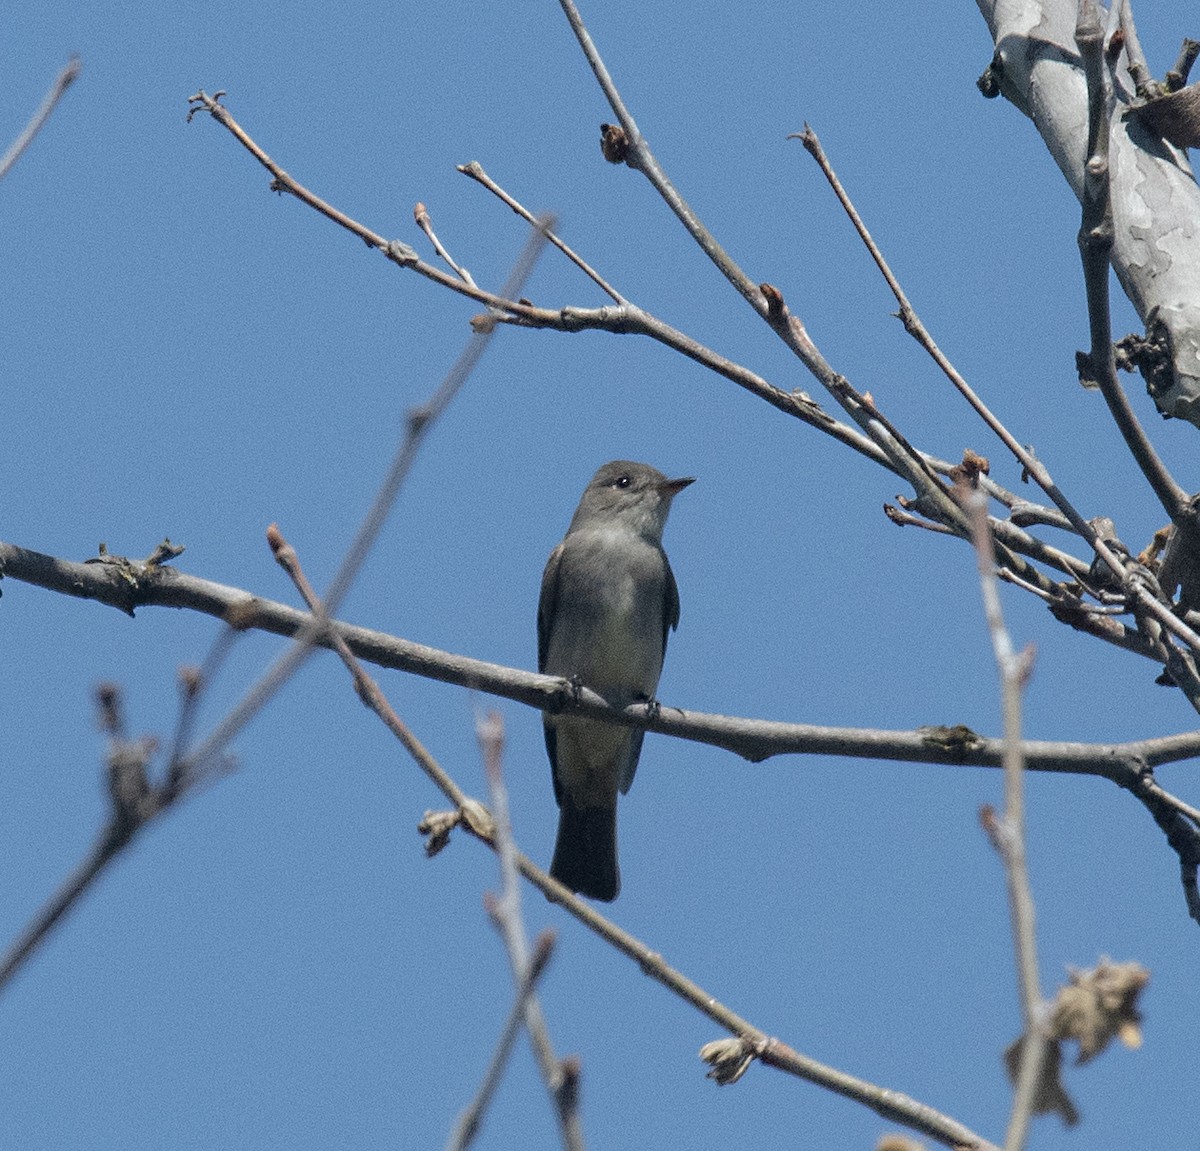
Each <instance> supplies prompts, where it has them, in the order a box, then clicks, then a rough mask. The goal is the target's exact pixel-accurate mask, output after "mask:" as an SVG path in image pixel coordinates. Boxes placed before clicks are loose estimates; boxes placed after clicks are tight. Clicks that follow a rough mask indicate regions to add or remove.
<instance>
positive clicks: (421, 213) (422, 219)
mask: <svg viewBox="0 0 1200 1151" xmlns="http://www.w3.org/2000/svg"><path fill="white" fill-rule="evenodd" d="M413 219H414V220H415V221H416V225H417V227H418V228H420V229H421V231H422V232H424V233H425V236H426V238H427V239H428V240H429V242H430V244H432V245H433V250H434V251H435V252H437V254H438V255H439V256H441V258H442V260H443V262H444V263H445V264H446V265H447V266H448V267H449V268H450V269H451V270H452V271H453V272H454V274H455V275H456V276H458V278H459V279H460V280H462V282H463V283H464V284H470V285H471V287H472V288H474V287H478V285H477V284H476V283H475V280H474V278H473V277H472V276H471V273H470V272H468V271H467V269H466V268H463V267H460V266H459V265H458V264H456V263H455V262H454V258H453V257H452V256H451V255H450V253H449V252H448V251H447V250H446V247H445V245H444V244H443V243H442V241H441V240H439V239H438V238H437V233H436V232H434V230H433V221H432V220H431V219H430V218H429V209H428V208H426V207H425V205H424V204H421V203H418V204H417V206H416V207H415V208H413ZM529 222H530V223H531V224H532V225H533V226H534V227H537V226H538V223H537V221H536V220H532V219H531V220H530V221H529Z"/></svg>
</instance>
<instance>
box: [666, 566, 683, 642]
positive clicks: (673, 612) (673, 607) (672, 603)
mask: <svg viewBox="0 0 1200 1151" xmlns="http://www.w3.org/2000/svg"><path fill="white" fill-rule="evenodd" d="M663 569H664V574H665V575H666V577H667V578H666V579H664V580H663V654H664V655H665V654H666V651H667V636H668V634H669V633H670V632H672V631H674V630H675V628H677V627H678V626H679V585H678V584H676V582H675V573H674V572H673V571H672V570H671V561H670V560H669V559H667V553H666V552H663Z"/></svg>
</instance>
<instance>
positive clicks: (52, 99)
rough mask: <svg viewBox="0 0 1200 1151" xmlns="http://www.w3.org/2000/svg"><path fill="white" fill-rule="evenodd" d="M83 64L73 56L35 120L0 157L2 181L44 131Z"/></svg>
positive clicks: (57, 78)
mask: <svg viewBox="0 0 1200 1151" xmlns="http://www.w3.org/2000/svg"><path fill="white" fill-rule="evenodd" d="M82 70H83V64H82V63H81V62H80V60H79V58H78V57H77V56H72V57H71V59H70V60H68V61H67V64H66V66H65V67H64V68H63V70H62V71H61V72H59V74H58V75H57V76H56V77H55V79H54V83H53V84H52V85H51V86H50V91H49V92H47V93H46V98H45V99H44V100H43V101H42V106H41V107H40V108H39V109H38V110H37V111H36V112H35V113H34V114H33V118H32V119H31V120H30V121H29V123H28V124H26V125H25V128H24V130H23V131H22V132H21V134H20V135H19V136H18V137H17V138H16V139H15V140H14V141H13V142H12V145H11V146H10V147H9V149H8V151H7V152H5V153H4V155H3V156H0V180H3V179H4V177H5V176H7V175H8V173H9V171H10V170H11V169H12V166H13V165H14V164H15V163H16V162H17V161H18V160H19V159H20V158H21V154H22V153H23V152H24V151H25V149H26V148H28V147H29V145H30V144H32V143H33V138H34V137H35V136H36V135H37V134H38V132H40V131H41V130H42V125H43V124H45V123H46V121H47V120H49V119H50V114H51V113H52V112H53V111H54V109H55V108H56V107H57V106H58V102H59V100H61V99H62V98H63V94H64V93H65V92H66V90H67V89H68V88H69V87H70V86H71V85H72V84H73V83H74V82H75V80H76V78H77V77H78V76H79V73H80V72H81V71H82Z"/></svg>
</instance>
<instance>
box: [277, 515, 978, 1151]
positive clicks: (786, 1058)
mask: <svg viewBox="0 0 1200 1151" xmlns="http://www.w3.org/2000/svg"><path fill="white" fill-rule="evenodd" d="M268 538H269V541H270V543H271V549H272V552H273V553H274V555H275V558H276V560H277V561H278V562H279V563H280V565H281V566H283V567H284V569H285V570H286V571H287V572H288V574H289V575H290V576H291V577H292V579H293V581H294V582H295V584H296V586H297V588H298V589H299V590H300V592H301V595H302V596H303V597H304V598H305V601H306V602H308V603H309V606H310V608H311V610H312V611H313V613H314V617H316V618H319V619H320V620H322V621H324V626H325V629H326V631H327V632H330V631H331V629H332V625H331V622H330V621H329V620H328V617H327V616H326V615H325V613H324V610H323V608H322V606H321V603H320V601H319V600H318V599H317V597H316V594H315V592H313V590H312V588H311V587H310V586H309V585H308V583H307V580H306V579H305V578H304V575H303V571H302V570H301V568H300V564H299V560H298V558H297V557H296V554H295V551H294V549H292V548H291V547H290V546H289V545H288V544H287V542H286V541H285V540H284V539H283V537H282V536H281V535H280V533H279V531H278V529H277V528H274V527H273V528H272V529H271V531H270V532H269V535H268ZM335 646H336V647H337V650H338V653H339V655H341V657H342V659H343V661H344V662H345V663H346V666H347V668H348V669H349V670H350V673H351V675H352V676H353V677H354V682H355V687H356V689H357V691H358V694H359V696H360V698H361V699H362V700H363V702H364V703H366V704H367V706H368V707H370V708H371V709H372V710H373V711H375V713H376V714H377V715H379V717H380V718H381V719H383V720H384V722H385V723H386V724H387V726H388V728H389V730H391V731H393V732H394V733H395V734H397V735H398V736H399V737H400V738H401V739H402V740H403V741H405V746H406V747H407V746H408V741H409V740H414V739H415V737H412V736H411V733H410V732H408V728H407V727H406V725H404V724H403V722H402V721H401V720H400V719H399V717H398V716H396V714H395V712H394V710H393V709H392V708H391V706H390V704H388V702H387V700H386V699H385V698H384V697H383V695H382V693H381V692H380V691H379V689H378V686H377V685H376V684H375V682H374V681H373V680H372V679H371V678H370V677H369V676H367V675H366V674H365V672H364V671H363V670H362V668H361V666H360V665H359V664H358V662H357V660H355V659H354V657H353V655H352V654H351V653H350V650H349V647H348V646H347V645H346V644H345V643H344V642H342V641H341V640H340V637H339V638H338V640H337V642H336V644H335ZM421 751H422V753H423V755H422V757H420V758H418V763H420V765H421V766H422V768H424V769H425V770H426V771H427V773H428V774H429V775H430V778H431V779H433V781H434V782H435V783H436V784H437V786H438V787H439V788H441V789H442V791H443V794H445V795H446V797H447V798H448V799H450V801H451V802H452V803H454V804H455V807H456V811H455V813H453V814H454V817H455V818H454V820H453V821H451V822H450V823H448V824H446V825H445V826H444V828H443V829H442V830H441V831H440V832H439V834H441V836H442V837H443V838H444V837H445V835H447V834H448V831H449V828H450V827H451V826H453V822H461V823H462V824H463V826H465V827H466V829H467V830H468V831H470V832H471V833H472V834H473V835H475V836H476V837H477V838H479V839H482V840H483V841H484V842H485V843H487V844H488V845H489V846H490V847H491V848H492V849H493V850H494V851H499V845H498V843H497V835H496V821H495V819H494V818H492V817H491V815H490V814H488V813H486V812H480V810H479V805H478V804H476V803H474V802H473V801H470V800H468V799H467V797H466V796H465V794H464V793H463V791H462V790H461V788H459V787H458V786H457V784H455V783H454V782H453V780H451V779H450V777H449V776H448V774H447V773H446V772H445V771H444V770H443V769H442V768H441V767H440V765H436V763H434V764H433V767H434V770H430V763H429V761H431V760H432V757H430V756H429V755H428V753H427V752H425V751H424V749H423V748H422V749H421ZM426 822H427V823H429V822H430V821H429V819H428V818H427V821H426ZM439 846H440V845H439ZM511 865H512V866H513V867H514V868H515V869H516V870H517V871H519V872H520V873H521V874H522V875H523V876H524V877H525V878H526V879H528V880H529V881H530V882H531V883H533V884H534V886H536V887H538V888H539V889H540V890H541V891H542V892H543V893H544V894H545V895H546V896H547V897H548V898H549V899H551V900H553V901H554V902H556V903H559V904H561V905H562V907H563V909H564V910H566V911H567V912H569V913H570V914H571V915H573V916H574V917H575V918H576V919H578V920H579V921H580V922H581V923H583V924H584V925H585V926H587V927H589V928H590V929H591V930H592V931H594V932H595V933H596V934H597V935H599V936H600V937H601V938H602V939H604V940H605V941H607V942H608V943H610V944H611V945H612V946H614V947H615V948H617V950H618V951H620V952H622V953H623V954H624V955H626V956H628V957H629V958H631V959H633V960H635V961H636V962H637V963H638V965H639V966H640V967H641V969H642V970H643V971H644V972H645V973H646V974H647V975H649V976H650V977H651V978H653V979H655V980H657V981H658V982H659V983H661V984H663V986H665V987H667V988H668V989H669V990H671V991H673V992H674V993H675V994H676V995H678V996H679V997H681V998H682V999H684V1000H685V1001H686V1002H688V1003H690V1004H691V1005H692V1006H693V1007H695V1008H697V1009H698V1010H699V1011H701V1012H702V1013H703V1014H704V1015H706V1016H707V1017H708V1018H709V1019H711V1020H713V1022H715V1023H717V1024H718V1025H720V1026H721V1027H724V1028H725V1029H726V1030H728V1031H730V1032H731V1033H732V1034H733V1035H736V1036H738V1038H739V1039H740V1040H741V1042H742V1043H743V1044H744V1045H745V1046H746V1049H747V1051H748V1053H749V1054H748V1056H747V1058H758V1059H761V1060H762V1061H763V1062H764V1063H767V1064H769V1065H771V1066H774V1067H778V1068H780V1069H781V1070H784V1071H787V1072H789V1073H790V1074H793V1075H796V1076H797V1077H799V1078H801V1079H806V1080H808V1081H809V1082H813V1083H817V1084H819V1085H821V1086H824V1087H827V1088H829V1089H830V1090H832V1091H836V1092H838V1093H839V1094H842V1095H846V1096H848V1097H850V1098H852V1099H856V1100H858V1101H859V1102H861V1103H863V1104H864V1105H866V1106H868V1107H871V1108H873V1109H874V1110H876V1111H877V1112H879V1114H881V1115H883V1116H884V1117H885V1118H887V1119H890V1120H893V1121H895V1122H899V1123H904V1124H906V1125H908V1126H910V1127H913V1128H915V1129H916V1130H918V1131H921V1132H922V1133H923V1134H925V1135H927V1136H929V1137H930V1138H933V1139H937V1140H938V1141H939V1142H942V1143H946V1144H947V1145H949V1146H952V1147H960V1146H969V1147H977V1148H980V1149H981V1151H983V1149H990V1148H991V1144H989V1143H987V1142H986V1141H985V1140H983V1139H981V1138H980V1137H979V1136H977V1135H975V1134H974V1133H973V1132H972V1131H970V1129H969V1128H967V1127H964V1126H963V1125H962V1124H960V1123H958V1122H957V1120H954V1119H952V1118H950V1117H949V1116H946V1115H942V1114H941V1113H940V1112H937V1111H935V1110H933V1109H932V1108H930V1107H928V1106H926V1105H924V1104H921V1103H919V1102H917V1101H916V1100H913V1099H910V1098H909V1097H908V1096H906V1095H903V1094H901V1093H900V1092H896V1091H890V1090H887V1089H885V1088H881V1087H878V1086H877V1085H875V1084H873V1083H870V1082H868V1081H866V1080H863V1079H858V1078H856V1077H854V1076H851V1075H847V1074H845V1073H844V1072H841V1071H838V1070H836V1069H835V1068H832V1067H828V1066H826V1065H824V1064H822V1063H819V1062H817V1061H816V1060H814V1059H809V1058H808V1057H807V1056H804V1055H801V1054H800V1053H799V1052H797V1051H794V1050H793V1049H792V1048H790V1047H788V1046H787V1045H786V1044H784V1043H781V1042H780V1041H779V1040H777V1039H773V1038H771V1037H770V1036H768V1035H767V1034H766V1033H765V1032H763V1031H760V1030H759V1029H758V1028H756V1027H754V1026H753V1025H752V1024H750V1023H748V1022H747V1021H746V1020H745V1019H743V1018H742V1017H741V1016H739V1015H737V1014H736V1013H735V1012H733V1011H732V1010H731V1009H730V1008H728V1007H726V1006H725V1005H724V1004H723V1003H721V1002H720V1001H719V1000H718V999H717V998H716V997H715V996H713V995H711V994H709V993H708V992H706V991H705V990H704V989H703V988H702V987H700V985H699V984H697V983H695V982H693V981H692V980H691V979H689V978H688V977H687V976H686V975H684V974H683V973H682V972H680V971H678V970H676V969H675V968H673V967H671V966H670V965H668V964H667V963H666V962H665V961H664V960H663V958H662V956H661V955H660V954H659V953H657V952H656V951H653V950H651V949H650V948H649V947H647V946H646V945H645V944H644V943H642V941H641V940H639V939H637V938H636V937H635V936H633V935H630V934H629V933H628V932H627V931H625V930H623V929H622V928H620V927H618V926H617V925H616V924H615V923H613V922H612V921H611V920H610V919H608V918H606V917H605V916H603V915H601V914H600V913H599V912H598V911H596V910H595V909H594V908H593V907H591V906H590V905H589V904H587V903H585V902H584V901H583V900H582V899H580V898H579V897H578V896H576V895H575V894H574V893H573V892H572V891H570V890H569V889H568V888H566V887H564V886H563V885H562V884H561V883H559V882H558V880H556V879H554V878H552V877H551V876H550V875H548V874H547V873H546V872H545V871H543V870H542V869H541V868H540V867H538V866H537V865H536V864H535V863H533V862H532V861H531V860H530V859H529V858H528V857H527V856H525V855H523V854H521V853H520V852H519V851H517V850H516V849H515V847H514V848H513V849H512V854H511ZM568 1094H569V1097H570V1098H571V1100H572V1103H571V1104H569V1106H570V1108H571V1110H572V1111H573V1092H570V1093H568Z"/></svg>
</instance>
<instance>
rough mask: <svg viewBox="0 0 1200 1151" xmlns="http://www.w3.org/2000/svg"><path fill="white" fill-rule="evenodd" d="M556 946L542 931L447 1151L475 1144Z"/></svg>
mask: <svg viewBox="0 0 1200 1151" xmlns="http://www.w3.org/2000/svg"><path fill="white" fill-rule="evenodd" d="M553 947H554V934H553V932H549V931H543V932H542V933H541V935H539V936H538V937H537V940H536V941H535V943H534V946H533V954H532V956H531V957H530V960H529V963H528V964H527V965H526V967H525V975H524V977H523V978H522V980H521V982H520V985H519V986H518V988H517V994H516V998H515V999H514V1000H513V1005H512V1009H511V1010H510V1011H509V1013H508V1018H507V1019H506V1020H505V1022H504V1028H503V1030H502V1031H501V1032H500V1038H499V1039H498V1040H497V1041H496V1049H495V1051H493V1052H492V1058H491V1060H490V1061H489V1062H488V1066H487V1071H486V1072H484V1076H483V1082H482V1083H480V1085H479V1091H478V1092H477V1093H476V1095H475V1098H474V1099H472V1100H471V1102H470V1103H469V1104H468V1105H467V1107H466V1108H465V1110H464V1111H463V1113H462V1114H461V1115H460V1116H459V1118H458V1122H457V1123H456V1124H455V1125H454V1131H453V1132H452V1133H451V1135H450V1138H449V1140H448V1141H447V1143H446V1151H465V1149H466V1148H467V1147H469V1146H470V1145H471V1143H472V1142H473V1141H474V1139H475V1136H476V1135H478V1134H479V1129H480V1125H481V1124H482V1122H483V1116H484V1112H485V1111H486V1110H487V1108H488V1105H489V1104H490V1103H491V1101H492V1096H493V1095H495V1093H496V1088H497V1087H499V1086H500V1077H501V1076H502V1075H503V1074H504V1069H505V1067H507V1066H508V1061H509V1058H510V1056H511V1055H512V1049H513V1044H514V1043H515V1042H516V1039H517V1033H518V1032H519V1031H520V1028H521V1024H522V1023H523V1022H524V1020H525V1011H526V1008H527V1006H528V1004H529V1002H530V997H531V996H532V995H533V991H534V988H535V987H536V985H537V981H538V979H539V978H540V977H541V974H542V972H543V971H544V970H545V969H546V963H547V962H548V961H549V959H550V954H551V951H552V950H553Z"/></svg>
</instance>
